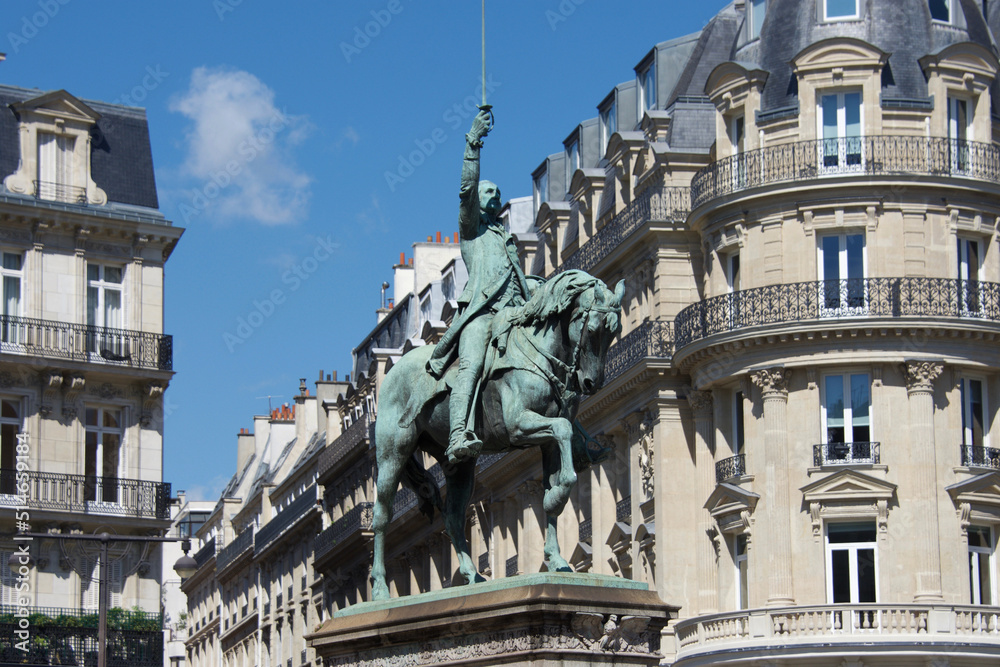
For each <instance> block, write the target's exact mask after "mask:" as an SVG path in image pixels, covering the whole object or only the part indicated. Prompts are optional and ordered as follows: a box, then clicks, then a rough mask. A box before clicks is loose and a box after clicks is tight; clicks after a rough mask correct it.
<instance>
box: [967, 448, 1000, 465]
mask: <svg viewBox="0 0 1000 667" xmlns="http://www.w3.org/2000/svg"><path fill="white" fill-rule="evenodd" d="M961 450H962V465H963V466H968V467H969V468H991V469H992V470H1000V449H994V448H993V447H982V446H976V445H961Z"/></svg>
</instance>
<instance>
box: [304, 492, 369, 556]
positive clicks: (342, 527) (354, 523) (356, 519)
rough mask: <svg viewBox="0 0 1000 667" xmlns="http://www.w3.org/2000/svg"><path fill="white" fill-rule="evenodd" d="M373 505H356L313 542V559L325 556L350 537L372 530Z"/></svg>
mask: <svg viewBox="0 0 1000 667" xmlns="http://www.w3.org/2000/svg"><path fill="white" fill-rule="evenodd" d="M374 507H375V505H374V503H358V504H357V505H355V506H354V507H353V508H351V509H350V510H348V512H347V513H346V514H344V516H342V517H340V518H339V519H337V520H336V521H334V522H333V523H332V524H330V527H329V528H327V529H326V530H324V531H323V532H322V533H320V534H319V535H318V536H317V537H316V539H315V540H313V553H314V559H315V560H317V561H318V560H319V559H320V558H322V557H324V556H326V555H327V554H328V553H330V552H331V551H332V550H333V549H334V548H336V547H337V546H338V545H340V544H342V543H343V542H345V541H346V540H347V539H348V538H349V537H350V536H351V535H354V534H356V533H360V532H362V531H367V530H371V529H372V512H373V508H374Z"/></svg>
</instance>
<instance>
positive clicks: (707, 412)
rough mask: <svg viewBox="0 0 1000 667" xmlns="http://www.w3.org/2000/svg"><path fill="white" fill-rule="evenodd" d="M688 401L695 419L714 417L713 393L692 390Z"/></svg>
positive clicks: (688, 393)
mask: <svg viewBox="0 0 1000 667" xmlns="http://www.w3.org/2000/svg"><path fill="white" fill-rule="evenodd" d="M687 400H688V405H690V406H691V412H693V413H694V416H695V419H698V418H703V417H711V416H712V392H710V391H699V390H697V389H690V390H688V392H687Z"/></svg>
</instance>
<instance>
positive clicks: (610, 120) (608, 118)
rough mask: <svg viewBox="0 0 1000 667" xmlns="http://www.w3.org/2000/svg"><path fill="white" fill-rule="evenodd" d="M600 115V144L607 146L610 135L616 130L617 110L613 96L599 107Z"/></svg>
mask: <svg viewBox="0 0 1000 667" xmlns="http://www.w3.org/2000/svg"><path fill="white" fill-rule="evenodd" d="M600 115H601V145H602V146H603V147H604V148H607V147H608V141H609V140H610V139H611V135H612V134H614V133H615V132H617V131H618V112H617V109H616V105H615V99H614V97H612V98H611V100H610V101H609V102H608V103H607V104H606V105H604V107H603V108H601V109H600Z"/></svg>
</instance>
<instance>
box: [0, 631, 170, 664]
mask: <svg viewBox="0 0 1000 667" xmlns="http://www.w3.org/2000/svg"><path fill="white" fill-rule="evenodd" d="M18 628H20V626H19V625H18V624H17V623H4V622H0V637H2V638H13V637H15V636H16V635H15V634H14V631H15V630H16V629H18ZM26 645H27V648H28V651H27V652H24V651H22V650H20V649H19V648H17V646H16V645H15V642H14V641H12V640H9V641H4V640H0V665H96V664H98V663H97V658H98V651H99V646H100V645H99V643H98V628H96V627H93V628H91V627H67V626H60V625H34V624H32V625H31V640H30V641H28V642H26ZM105 645H106V647H107V649H106V653H105V656H106V662H105V664H106V665H107V667H162V665H163V631H162V630H111V629H109V630H108V631H107V640H106V644H105Z"/></svg>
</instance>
